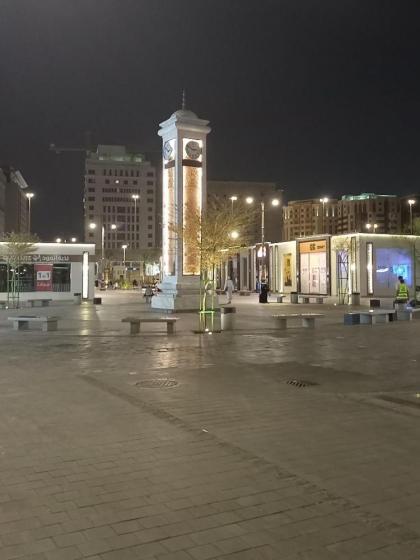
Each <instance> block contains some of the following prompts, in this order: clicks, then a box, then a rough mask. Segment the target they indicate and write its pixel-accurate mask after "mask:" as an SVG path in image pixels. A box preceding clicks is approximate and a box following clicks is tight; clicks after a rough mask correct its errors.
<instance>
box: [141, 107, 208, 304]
mask: <svg viewBox="0 0 420 560" xmlns="http://www.w3.org/2000/svg"><path fill="white" fill-rule="evenodd" d="M208 123H209V121H206V120H203V119H199V118H198V117H197V115H196V114H195V113H193V112H192V111H188V110H187V109H186V108H185V98H184V99H183V103H182V109H180V110H178V111H176V112H175V113H173V115H171V117H170V118H169V119H168V120H166V121H164V122H162V123H161V124H160V130H159V132H158V134H159V136H161V137H162V145H163V173H162V189H163V192H162V202H163V204H162V261H163V281H162V284H161V285H160V289H161V290H162V291H161V292H160V293H159V294H157V295H156V296H155V297H153V299H152V307H153V308H156V309H167V310H174V311H187V310H198V309H199V290H200V255H199V253H198V251H197V247H196V246H194V245H190V246H189V243H188V239H189V238H190V237H191V233H192V232H193V231H194V228H197V226H198V225H199V224H198V223H197V217H198V216H199V215H200V213H201V210H202V209H203V208H204V206H205V204H206V195H207V194H206V182H207V179H206V137H207V134H208V133H209V132H210V130H211V129H210V127H209V126H208ZM183 230H188V235H185V236H184V237H183V236H182V235H180V233H182V231H183ZM199 236H200V231H199V230H198V231H197V237H198V238H199Z"/></svg>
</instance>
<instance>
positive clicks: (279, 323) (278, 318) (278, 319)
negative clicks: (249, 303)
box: [272, 313, 325, 330]
mask: <svg viewBox="0 0 420 560" xmlns="http://www.w3.org/2000/svg"><path fill="white" fill-rule="evenodd" d="M272 317H273V319H274V323H275V325H276V327H277V328H278V329H280V330H284V329H287V321H289V320H290V319H302V327H305V328H307V329H314V328H315V320H316V319H321V318H322V317H325V315H323V314H322V313H288V314H282V315H272Z"/></svg>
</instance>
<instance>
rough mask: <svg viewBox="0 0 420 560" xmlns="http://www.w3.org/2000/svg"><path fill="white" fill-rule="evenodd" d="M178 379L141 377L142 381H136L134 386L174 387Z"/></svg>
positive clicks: (144, 387)
mask: <svg viewBox="0 0 420 560" xmlns="http://www.w3.org/2000/svg"><path fill="white" fill-rule="evenodd" d="M177 385H178V381H176V379H168V378H167V377H164V378H158V379H143V380H142V381H137V383H136V387H141V388H143V389H161V388H171V387H176V386H177Z"/></svg>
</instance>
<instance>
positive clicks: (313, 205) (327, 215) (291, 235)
mask: <svg viewBox="0 0 420 560" xmlns="http://www.w3.org/2000/svg"><path fill="white" fill-rule="evenodd" d="M336 216H337V200H336V199H327V198H323V199H319V198H309V199H306V200H291V201H290V202H289V203H288V204H287V206H284V207H283V237H282V239H283V241H292V240H293V239H297V238H298V237H308V236H310V235H317V234H324V233H329V234H331V235H334V234H335V233H336V227H337V221H336Z"/></svg>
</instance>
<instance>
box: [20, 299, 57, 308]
mask: <svg viewBox="0 0 420 560" xmlns="http://www.w3.org/2000/svg"><path fill="white" fill-rule="evenodd" d="M26 301H27V302H28V303H29V304H30V305H31V307H37V305H38V304H39V305H38V307H48V306H49V305H50V301H52V299H41V298H40V299H28V300H26Z"/></svg>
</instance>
